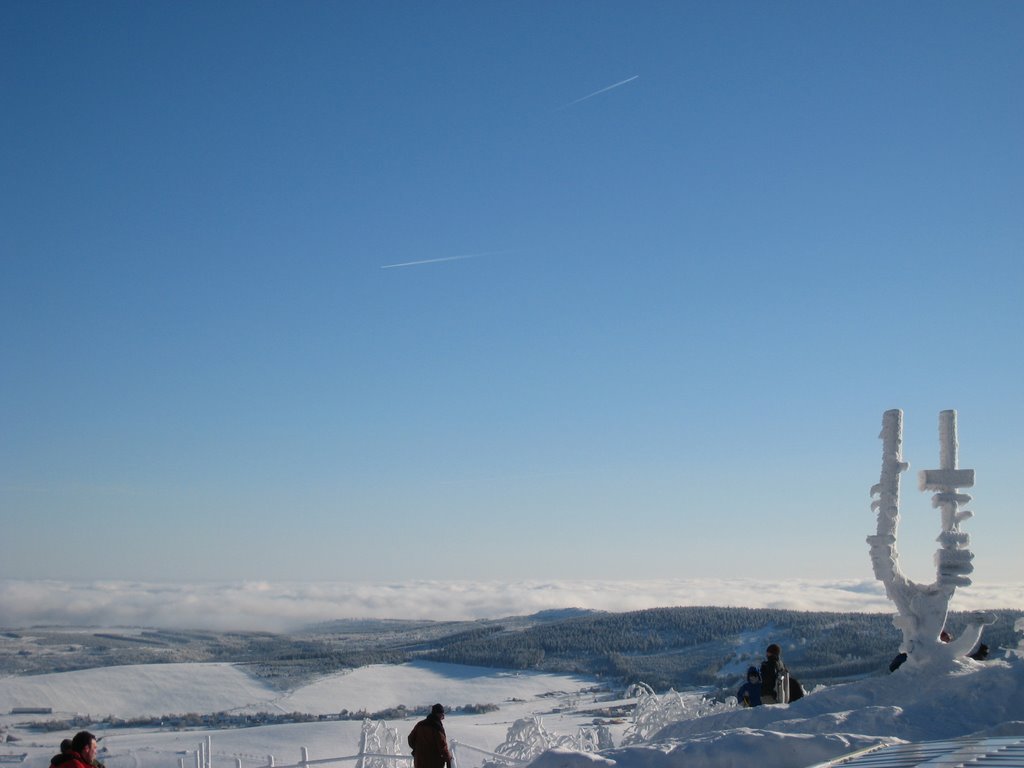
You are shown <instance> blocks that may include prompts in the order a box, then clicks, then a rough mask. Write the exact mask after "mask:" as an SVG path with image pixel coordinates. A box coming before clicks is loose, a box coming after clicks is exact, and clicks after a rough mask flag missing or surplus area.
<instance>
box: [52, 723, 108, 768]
mask: <svg viewBox="0 0 1024 768" xmlns="http://www.w3.org/2000/svg"><path fill="white" fill-rule="evenodd" d="M96 752H97V747H96V737H95V736H93V735H92V734H91V733H89V732H88V731H79V732H78V733H76V734H75V737H74V738H73V739H71V749H69V750H68V751H67V752H65V751H64V745H63V743H62V744H61V754H60V755H59V756H58V755H54V760H57V758H58V757H60V758H62V759H61V760H60V762H59V763H58V765H60V768H93V766H94V765H96ZM51 764H52V762H51Z"/></svg>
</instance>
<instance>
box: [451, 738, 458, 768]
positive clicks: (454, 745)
mask: <svg viewBox="0 0 1024 768" xmlns="http://www.w3.org/2000/svg"><path fill="white" fill-rule="evenodd" d="M458 746H459V742H457V741H456V740H455V739H452V768H459V761H458V760H456V759H455V752H456V750H457V749H458Z"/></svg>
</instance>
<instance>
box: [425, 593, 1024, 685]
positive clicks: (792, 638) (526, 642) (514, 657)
mask: <svg viewBox="0 0 1024 768" xmlns="http://www.w3.org/2000/svg"><path fill="white" fill-rule="evenodd" d="M997 613H998V614H1000V621H999V622H998V623H997V624H996V625H995V626H994V627H989V628H988V629H987V630H986V633H985V636H984V638H983V640H984V641H985V642H986V644H988V645H989V647H990V648H992V649H993V650H995V649H996V648H999V647H1001V646H1002V647H1006V646H1011V645H1015V644H1016V640H1015V638H1014V633H1013V621H1014V619H1015V618H1016V617H1017V613H1014V612H1009V611H1001V612H997ZM965 623H966V620H965V619H964V615H963V614H951V615H950V620H949V622H948V626H949V627H950V629H951V630H952V631H953V633H954V634H956V633H957V631H958V630H959V629H960V628H962V627H963V626H964V624H965ZM751 633H760V635H759V636H763V637H764V638H767V639H766V640H765V641H764V642H761V643H755V644H754V645H753V647H754V648H756V655H753V654H750V655H748V656H746V657H742V658H741V657H739V656H737V653H736V652H735V651H733V652H730V648H733V647H735V646H736V645H737V644H738V643H739V642H740V641H741V638H743V637H745V636H749V635H751ZM900 639H901V638H900V635H899V632H898V631H897V630H896V629H895V627H894V626H893V624H892V616H891V615H887V614H869V613H825V612H815V613H809V612H802V611H784V610H771V609H751V608H720V607H693V608H658V609H653V610H646V611H634V612H630V613H620V614H594V615H589V616H584V617H579V618H572V619H567V620H565V621H560V622H556V623H551V624H544V625H540V626H536V627H531V628H528V629H524V630H516V631H505V632H490V633H487V634H484V635H481V636H478V637H467V638H464V639H459V640H455V641H452V642H446V641H443V640H442V641H438V642H437V643H436V647H434V648H433V649H430V650H428V651H424V652H423V653H422V656H421V657H423V658H429V659H431V660H435V661H446V662H451V663H456V664H472V665H478V666H490V667H495V666H496V667H510V666H511V667H514V668H519V669H536V670H543V671H551V672H570V673H580V674H593V675H600V676H603V677H606V678H611V679H614V680H617V681H619V682H622V683H632V682H640V681H642V682H645V683H647V684H649V685H651V686H652V687H654V688H655V689H665V688H668V687H676V688H681V687H688V686H699V685H714V684H719V683H722V679H721V675H720V672H721V670H722V668H723V667H728V666H730V665H732V666H735V663H736V662H737V661H744V660H746V661H748V662H749V663H757V662H758V661H759V660H760V658H761V653H762V652H763V650H764V649H763V648H762V647H761V646H762V645H766V644H767V642H772V641H774V642H778V643H779V644H780V645H782V646H783V648H784V658H785V659H786V661H787V663H788V664H789V665H790V666H791V667H792V668H793V669H794V673H795V674H797V675H798V676H799V677H800V679H801V681H803V682H804V683H805V684H810V685H814V684H818V683H828V682H833V681H836V680H839V679H843V678H850V677H854V676H862V675H869V674H873V673H882V672H885V671H886V670H887V668H888V664H889V661H890V660H891V659H892V657H893V656H894V655H895V654H896V652H897V649H898V647H899V643H900ZM748 645H749V644H748Z"/></svg>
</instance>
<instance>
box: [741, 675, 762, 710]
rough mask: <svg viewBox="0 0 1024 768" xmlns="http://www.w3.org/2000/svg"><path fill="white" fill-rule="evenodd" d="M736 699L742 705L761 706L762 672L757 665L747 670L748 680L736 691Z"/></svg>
mask: <svg viewBox="0 0 1024 768" xmlns="http://www.w3.org/2000/svg"><path fill="white" fill-rule="evenodd" d="M736 701H738V702H739V704H740V706H741V707H760V706H761V673H760V672H758V671H757V667H750V668H749V669H748V670H747V682H745V683H744V684H743V685H741V686H740V689H739V690H738V691H736Z"/></svg>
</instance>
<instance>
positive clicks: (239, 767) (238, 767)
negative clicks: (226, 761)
mask: <svg viewBox="0 0 1024 768" xmlns="http://www.w3.org/2000/svg"><path fill="white" fill-rule="evenodd" d="M235 768H242V758H240V757H236V758H235Z"/></svg>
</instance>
